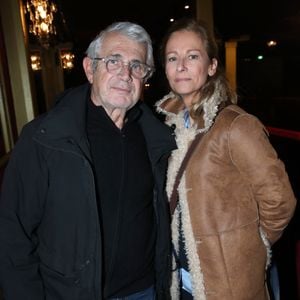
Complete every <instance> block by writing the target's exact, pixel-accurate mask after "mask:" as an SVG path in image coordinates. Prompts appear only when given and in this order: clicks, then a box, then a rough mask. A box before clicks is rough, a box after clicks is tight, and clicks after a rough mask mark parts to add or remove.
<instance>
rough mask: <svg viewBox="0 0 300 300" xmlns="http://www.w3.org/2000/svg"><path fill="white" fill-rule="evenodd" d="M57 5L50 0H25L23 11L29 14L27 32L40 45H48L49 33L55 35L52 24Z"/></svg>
mask: <svg viewBox="0 0 300 300" xmlns="http://www.w3.org/2000/svg"><path fill="white" fill-rule="evenodd" d="M56 12H57V6H56V5H55V4H54V3H53V2H52V1H51V0H27V1H26V5H25V13H27V14H28V15H29V20H30V24H29V32H30V33H32V34H33V35H35V36H36V37H37V39H38V40H39V41H40V43H41V44H42V46H45V47H47V46H49V38H50V35H56V28H55V25H54V24H53V20H54V14H55V13H56Z"/></svg>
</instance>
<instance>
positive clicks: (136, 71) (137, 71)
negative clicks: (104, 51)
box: [93, 56, 153, 79]
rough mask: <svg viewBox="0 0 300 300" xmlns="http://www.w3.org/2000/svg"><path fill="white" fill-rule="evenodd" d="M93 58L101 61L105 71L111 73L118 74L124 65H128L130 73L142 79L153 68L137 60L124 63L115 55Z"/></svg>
mask: <svg viewBox="0 0 300 300" xmlns="http://www.w3.org/2000/svg"><path fill="white" fill-rule="evenodd" d="M93 60H100V61H103V62H104V63H105V65H106V70H107V72H109V73H110V74H113V75H118V74H119V73H120V72H121V70H123V68H124V66H128V67H129V71H130V74H132V76H133V77H134V78H136V79H144V78H146V77H147V76H149V75H150V74H151V72H152V71H153V68H151V67H150V66H148V65H146V64H143V63H141V62H140V61H138V60H132V61H130V62H128V63H125V62H124V61H123V60H122V59H121V57H116V56H108V57H94V58H93Z"/></svg>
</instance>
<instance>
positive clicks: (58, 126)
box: [34, 84, 90, 158]
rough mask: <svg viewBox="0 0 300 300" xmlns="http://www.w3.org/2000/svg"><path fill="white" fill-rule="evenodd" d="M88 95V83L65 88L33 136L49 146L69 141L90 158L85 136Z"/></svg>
mask: <svg viewBox="0 0 300 300" xmlns="http://www.w3.org/2000/svg"><path fill="white" fill-rule="evenodd" d="M89 97H90V85H89V84H85V85H82V86H79V87H77V88H74V89H70V90H66V91H65V92H64V93H63V94H61V95H60V96H59V97H58V99H57V102H56V104H55V106H54V108H53V109H52V110H50V111H49V112H48V113H47V114H46V116H45V118H44V119H43V121H42V122H41V123H40V126H39V127H38V129H37V131H36V134H35V137H34V138H35V139H36V140H37V141H39V142H40V143H42V144H46V145H51V146H56V145H57V146H59V145H60V144H61V142H62V141H68V142H71V143H72V144H76V145H78V146H79V147H80V148H81V150H82V151H83V152H84V154H85V155H86V156H87V157H89V158H90V154H89V146H88V142H87V138H86V103H87V101H88V99H89Z"/></svg>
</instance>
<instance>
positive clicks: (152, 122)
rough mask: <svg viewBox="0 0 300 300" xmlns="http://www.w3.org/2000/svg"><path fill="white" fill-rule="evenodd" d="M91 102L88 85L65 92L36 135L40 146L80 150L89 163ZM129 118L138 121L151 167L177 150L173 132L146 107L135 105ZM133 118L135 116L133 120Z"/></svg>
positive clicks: (140, 104)
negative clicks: (72, 146)
mask: <svg viewBox="0 0 300 300" xmlns="http://www.w3.org/2000/svg"><path fill="white" fill-rule="evenodd" d="M89 99H90V85H89V84H85V85H82V86H79V87H77V88H74V89H70V90H66V91H65V92H64V93H63V94H62V95H61V96H59V98H58V100H57V102H56V105H55V107H54V108H53V109H52V110H51V111H49V112H48V113H47V114H46V116H45V118H44V120H43V121H42V122H41V124H40V126H39V127H38V130H37V131H36V134H35V139H36V140H37V141H39V142H40V143H42V144H46V145H51V146H52V147H54V146H55V147H56V146H57V147H61V142H62V141H68V142H71V143H72V144H76V145H77V146H79V148H80V149H81V151H82V152H83V153H84V154H85V155H86V156H87V157H88V158H89V159H90V151H89V144H88V139H87V135H86V111H87V101H89ZM136 107H137V109H133V110H132V112H129V113H130V117H133V118H136V117H137V118H138V122H139V124H140V126H141V128H142V130H143V133H144V136H145V139H146V143H147V148H148V152H149V156H150V159H151V161H152V163H154V162H156V161H158V159H159V158H160V157H161V156H162V155H164V154H167V153H169V152H170V151H172V150H173V149H175V148H176V143H175V139H174V136H173V135H172V133H173V131H172V129H171V128H169V127H168V126H166V125H165V124H163V123H162V122H161V121H159V120H158V119H157V117H155V116H154V114H153V113H152V111H151V110H150V108H149V107H147V105H146V104H145V103H142V102H138V103H137V104H136ZM133 115H134V116H133Z"/></svg>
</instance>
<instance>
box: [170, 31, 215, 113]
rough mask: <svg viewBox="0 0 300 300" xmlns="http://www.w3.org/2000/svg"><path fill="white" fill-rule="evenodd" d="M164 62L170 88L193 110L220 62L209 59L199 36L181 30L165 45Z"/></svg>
mask: <svg viewBox="0 0 300 300" xmlns="http://www.w3.org/2000/svg"><path fill="white" fill-rule="evenodd" d="M165 61H166V66H165V72H166V75H167V78H168V81H169V84H170V87H171V89H172V90H173V91H174V92H175V93H176V94H179V95H180V96H181V97H182V98H183V101H184V103H185V106H186V107H187V108H190V106H191V104H192V101H193V99H195V98H196V97H197V96H199V93H200V89H201V87H202V86H203V85H204V84H205V82H206V80H207V77H208V76H213V75H214V74H215V72H216V68H217V60H216V59H212V60H210V59H209V57H208V55H207V52H206V49H205V47H204V43H203V41H202V39H201V38H200V36H199V35H198V34H196V33H195V32H193V31H187V30H180V31H175V32H173V33H172V34H171V36H170V38H169V40H168V42H167V44H166V50H165Z"/></svg>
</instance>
